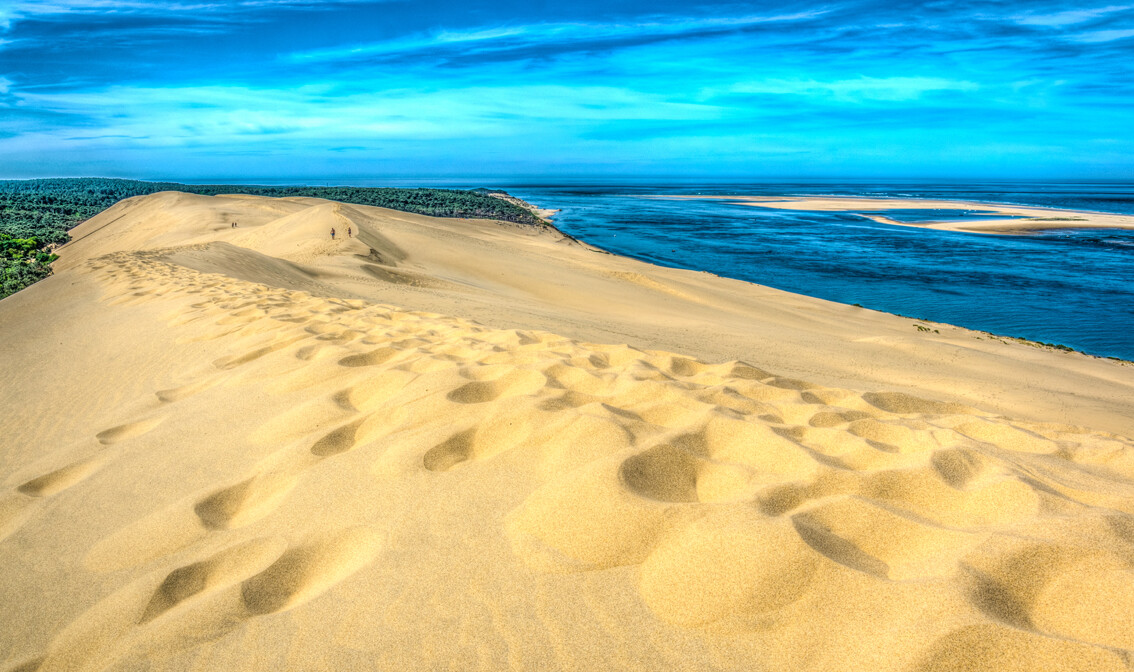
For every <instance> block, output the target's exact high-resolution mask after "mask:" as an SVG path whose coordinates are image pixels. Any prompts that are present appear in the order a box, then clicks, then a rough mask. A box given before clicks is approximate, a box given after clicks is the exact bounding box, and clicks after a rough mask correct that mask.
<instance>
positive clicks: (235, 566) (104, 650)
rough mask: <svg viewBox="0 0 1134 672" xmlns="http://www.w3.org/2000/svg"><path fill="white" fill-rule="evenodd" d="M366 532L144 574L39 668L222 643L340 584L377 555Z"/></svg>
mask: <svg viewBox="0 0 1134 672" xmlns="http://www.w3.org/2000/svg"><path fill="white" fill-rule="evenodd" d="M381 547H382V536H381V534H380V533H378V532H377V531H375V530H373V529H371V528H369V527H353V528H347V529H343V530H337V531H333V532H327V533H322V534H318V535H316V536H314V537H311V538H309V539H307V540H306V541H304V542H303V543H301V544H299V545H296V546H292V547H290V548H288V545H287V543H286V542H285V541H284V540H283V539H282V538H279V537H275V538H259V539H253V540H250V541H247V542H244V543H240V544H237V545H235V546H230V547H228V548H226V549H224V550H221V551H220V552H217V553H213V554H211V555H209V556H207V557H204V558H200V559H198V560H196V561H193V562H190V563H188V564H186V565H183V566H181V567H178V568H176V569H174V570H173V571H170V572H166V573H165V574H164V575H162V574H158V575H156V576H155V575H153V574H151V575H149V576H146V577H143V578H142V579H139V580H138V581H135V582H134V583H132V584H130V585H128V586H126V587H125V588H123V589H121V590H119V591H117V592H116V593H113V594H111V595H110V596H108V597H107V598H105V599H103V600H102V601H101V602H99V603H98V604H96V605H95V606H94V607H92V608H91V609H89V610H88V611H87V612H86V613H84V614H82V615H81V616H79V617H78V618H77V619H75V620H74V621H73V622H72V623H71V624H70V625H68V626H67V627H66V628H65V629H64V630H63V631H62V632H61V633H60V634H59V635H58V636H57V637H56V638H55V640H53V641H52V642H51V644H50V645H49V647H48V650H47V653H46V656H44V657H43V659H42V663H41V664H40V666H39V667H38V668H37V669H38V670H40V672H49V671H53V670H76V669H90V670H96V669H104V668H107V667H113V666H115V665H120V666H124V667H129V666H130V665H131V664H135V663H137V662H139V661H141V660H144V659H145V658H146V657H147V656H151V655H153V654H154V653H155V652H158V651H160V652H163V653H165V654H168V653H170V652H175V651H179V650H183V649H187V648H192V647H194V646H198V645H200V644H203V643H205V642H208V641H213V640H216V639H219V638H220V637H223V636H224V635H225V634H227V633H228V632H229V631H231V630H232V629H234V628H236V627H238V626H240V625H241V624H242V623H243V622H245V621H247V620H250V619H253V618H256V617H259V616H264V615H267V614H272V613H278V612H281V611H287V610H289V609H293V608H295V607H298V606H300V605H302V604H304V603H306V602H309V601H310V600H313V599H315V598H317V597H319V596H321V595H323V594H324V593H326V592H327V591H328V590H330V589H332V588H333V587H335V586H336V585H338V584H339V583H341V582H343V581H344V580H346V579H347V578H349V577H350V576H352V575H353V574H355V573H356V572H358V571H359V570H361V569H362V568H364V567H365V566H366V565H368V564H369V563H371V562H372V561H373V560H374V558H375V557H377V555H378V553H379V552H380V550H381Z"/></svg>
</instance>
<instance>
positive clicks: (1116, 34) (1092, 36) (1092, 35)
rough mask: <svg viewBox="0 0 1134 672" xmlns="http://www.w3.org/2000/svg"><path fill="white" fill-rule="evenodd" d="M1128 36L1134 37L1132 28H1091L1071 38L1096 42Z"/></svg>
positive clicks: (1090, 42) (1085, 41)
mask: <svg viewBox="0 0 1134 672" xmlns="http://www.w3.org/2000/svg"><path fill="white" fill-rule="evenodd" d="M1129 37H1134V28H1126V29H1116V30H1092V31H1088V32H1084V33H1079V34H1077V35H1075V36H1074V38H1073V39H1074V40H1075V41H1076V42H1084V43H1086V44H1098V43H1100V42H1114V41H1115V40H1125V39H1127V38H1129Z"/></svg>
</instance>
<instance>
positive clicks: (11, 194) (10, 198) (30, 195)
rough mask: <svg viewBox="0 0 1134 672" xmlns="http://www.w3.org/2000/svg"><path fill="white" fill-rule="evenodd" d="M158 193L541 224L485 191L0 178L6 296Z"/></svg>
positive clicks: (0, 292)
mask: <svg viewBox="0 0 1134 672" xmlns="http://www.w3.org/2000/svg"><path fill="white" fill-rule="evenodd" d="M159 191H183V192H187V193H192V194H201V195H204V196H216V195H217V194H251V195H255V196H273V197H285V196H305V197H313V198H325V199H328V200H332V201H341V202H343V203H355V204H358V205H373V206H377V207H381V208H390V209H391V210H401V211H403V212H414V213H418V214H422V215H431V216H433V217H475V218H483V219H496V220H503V221H506V222H515V223H517V224H528V225H535V226H541V225H543V221H542V220H540V219H539V218H537V217H536V216H535V215H533V214H532V213H531V212H529V211H528V210H525V209H524V208H521V207H520V206H518V205H515V204H513V203H509V202H507V201H504V200H501V199H499V198H493V197H491V196H488V195H486V194H485V193H484V191H483V190H478V191H458V190H454V189H397V188H389V187H262V186H246V185H231V184H210V185H200V184H178V183H175V182H141V181H138V180H117V179H109V178H59V179H44V180H0V269H2V271H3V276H2V278H3V286H2V288H0V298H4V297H5V296H8V295H9V294H12V293H13V292H16V291H19V290H20V289H23V288H24V287H26V286H28V285H30V284H32V283H33V282H36V281H37V280H41V279H43V278H45V277H47V276H48V275H50V274H51V267H50V264H51V262H52V261H54V260H55V257H54V255H53V254H51V250H52V249H54V247H56V246H58V245H62V244H63V243H66V242H67V241H68V240H70V236H69V235H68V234H67V232H68V231H69V230H71V229H73V228H74V227H76V226H78V225H79V224H81V223H83V222H84V221H86V220H88V219H90V218H91V217H94V216H95V215H97V214H98V213H100V212H102V211H103V210H105V209H107V208H109V207H110V206H112V205H114V204H115V203H117V202H118V201H121V200H122V199H124V198H130V197H131V196H142V195H145V194H153V193H157V192H159Z"/></svg>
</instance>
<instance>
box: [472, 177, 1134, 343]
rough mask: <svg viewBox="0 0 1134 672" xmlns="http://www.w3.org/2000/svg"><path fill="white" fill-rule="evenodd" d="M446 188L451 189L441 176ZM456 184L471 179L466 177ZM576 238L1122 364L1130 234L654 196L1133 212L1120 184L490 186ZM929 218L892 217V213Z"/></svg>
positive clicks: (1130, 195)
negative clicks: (953, 228) (1008, 228)
mask: <svg viewBox="0 0 1134 672" xmlns="http://www.w3.org/2000/svg"><path fill="white" fill-rule="evenodd" d="M454 186H455V185H454ZM462 186H468V187H474V186H482V185H479V184H473V183H471V182H469V183H468V184H467V185H462ZM486 186H492V187H501V188H504V189H507V190H508V192H509V193H511V194H513V195H515V196H517V197H519V198H523V199H524V200H526V201H529V202H531V203H533V204H535V205H538V206H540V207H545V208H555V209H558V210H559V213H558V214H556V216H555V217H554V222H555V225H556V226H557V227H559V228H560V229H561V230H562V231H564V232H565V233H568V234H570V235H572V236H575V237H577V238H580V239H582V240H585V241H586V242H588V243H591V244H593V245H596V246H598V247H601V248H603V249H606V250H609V251H610V252H614V253H616V254H621V255H626V256H630V257H634V258H636V259H641V260H643V261H648V262H650V263H654V264H659V265H662V266H670V267H676V268H686V269H691V270H698V271H708V272H711V273H715V274H717V275H722V276H726V277H730V278H736V279H740V280H747V281H750V282H755V283H759V284H762V285H767V286H769V287H775V288H778V289H783V290H786V291H789V292H796V293H799V294H806V295H808V296H814V297H818V298H822V299H827V300H830V301H838V302H840V303H846V304H858V305H861V306H864V307H866V308H872V309H875V310H881V311H886V312H890V313H896V314H899V315H905V316H909V317H913V318H918V319H924V320H931V321H934V322H944V323H948V324H955V325H959V326H963V327H967V328H970V329H976V330H980V331H988V332H991V333H994V334H997V335H1000V336H1011V337H1020V338H1026V339H1028V340H1033V341H1039V342H1044V343H1052V344H1058V345H1063V346H1067V347H1070V348H1074V349H1076V350H1082V351H1083V352H1087V353H1090V354H1093V355H1098V356H1103V357H1118V358H1121V359H1126V360H1134V231H1119V230H1113V231H1099V230H1093V231H1090V230H1073V229H1067V230H1053V231H1047V232H1043V233H1037V234H1029V235H1022V236H1020V235H1013V236H1002V235H986V234H973V233H955V232H946V231H934V230H928V229H916V228H910V227H903V226H892V225H887V224H880V223H877V222H874V221H871V220H869V219H866V218H864V217H860V216H857V215H854V214H848V213H830V212H799V211H789V210H772V209H764V208H757V207H751V206H745V205H737V204H732V203H728V202H722V201H719V200H709V199H705V200H698V199H689V200H686V199H681V200H667V199H658V198H651V197H652V196H657V195H666V194H680V195H693V196H695V195H725V194H728V195H752V196H795V195H818V194H827V195H844V196H872V197H914V198H936V199H948V200H964V201H980V202H989V203H1010V204H1017V205H1035V206H1044V207H1056V208H1067V209H1074V210H1094V211H1099V212H1111V213H1121V214H1134V184H1130V183H1122V184H1119V183H1085V182H1080V183H1072V182H1061V183H1035V182H1029V183H1011V182H1003V183H981V184H980V185H963V184H956V183H945V184H932V183H876V182H871V183H865V182H864V183H851V182H836V181H827V182H806V183H770V182H764V183H757V184H681V185H676V186H675V185H670V184H664V183H659V184H634V185H618V184H585V183H576V184H568V185H563V184H558V185H554V186H552V185H539V184H523V183H518V184H512V185H508V184H499V183H492V184H488V185H486ZM936 216H937V215H936V213H932V212H928V213H925V212H923V213H918V212H912V213H905V214H904V215H903V217H902V219H904V220H905V221H918V220H919V219H921V220H924V219H932V218H935V217H936Z"/></svg>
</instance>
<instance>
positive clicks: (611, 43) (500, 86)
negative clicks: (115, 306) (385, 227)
mask: <svg viewBox="0 0 1134 672" xmlns="http://www.w3.org/2000/svg"><path fill="white" fill-rule="evenodd" d="M1113 2H1115V3H1116V4H1107V2H1106V0H1103V1H1102V2H1099V3H1097V4H1072V3H1069V2H1044V1H1042V0H1039V1H1035V2H996V1H994V0H993V1H982V2H969V1H965V0H959V1H955V2H903V1H902V0H853V1H844V2H840V1H835V2H829V3H817V2H807V3H794V2H791V1H790V0H785V1H782V2H775V3H772V2H747V3H744V2H740V3H738V2H697V3H694V2H676V1H674V0H649V1H648V2H645V1H634V2H626V1H620V0H601V1H599V0H576V1H575V2H550V1H547V0H523V1H521V0H496V1H493V2H475V1H471V0H470V1H468V2H443V1H440V0H432V1H430V0H416V1H410V2H403V1H400V0H386V1H384V2H363V1H357V2H352V1H348V0H339V1H330V2H312V1H309V0H230V1H228V2H214V1H210V0H179V1H157V0H71V1H68V2H64V1H62V0H0V178H20V177H37V176H54V175H109V176H122V177H138V178H144V179H145V178H154V179H158V178H161V179H183V180H202V179H226V180H249V181H251V180H255V179H261V180H268V179H280V180H288V179H295V180H332V181H335V180H338V181H350V180H356V181H357V180H362V179H367V180H381V179H385V178H403V179H416V178H426V179H427V178H436V179H441V178H460V177H464V176H477V177H480V176H483V177H498V178H507V179H535V180H541V179H552V180H553V179H554V178H557V177H558V178H576V179H578V178H587V177H602V178H612V177H613V178H618V177H627V178H633V177H643V178H650V177H685V178H690V179H713V178H721V179H726V178H727V179H736V178H740V179H744V178H752V179H776V178H792V179H795V178H807V177H833V178H870V179H874V178H906V177H929V178H935V177H940V178H961V179H974V178H979V179H988V178H998V179H1015V178H1025V179H1033V178H1034V179H1047V178H1082V179H1134V65H1132V63H1134V4H1129V5H1123V4H1120V3H1121V2H1122V0H1113Z"/></svg>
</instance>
